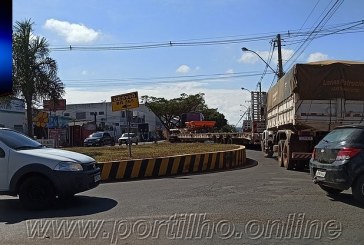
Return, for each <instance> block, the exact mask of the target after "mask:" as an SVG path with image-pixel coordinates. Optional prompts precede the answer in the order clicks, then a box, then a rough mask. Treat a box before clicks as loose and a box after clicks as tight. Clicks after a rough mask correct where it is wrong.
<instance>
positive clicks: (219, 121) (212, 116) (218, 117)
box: [201, 108, 227, 130]
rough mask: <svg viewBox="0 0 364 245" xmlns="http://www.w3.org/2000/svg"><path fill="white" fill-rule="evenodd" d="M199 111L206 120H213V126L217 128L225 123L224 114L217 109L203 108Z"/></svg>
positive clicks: (220, 127)
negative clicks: (214, 123)
mask: <svg viewBox="0 0 364 245" xmlns="http://www.w3.org/2000/svg"><path fill="white" fill-rule="evenodd" d="M201 113H202V114H203V115H204V118H205V120H206V121H215V122H216V125H215V127H216V128H217V129H218V130H220V129H222V128H223V127H224V126H226V125H227V120H226V119H225V116H224V114H222V113H220V112H218V111H217V109H214V108H205V109H203V110H202V111H201Z"/></svg>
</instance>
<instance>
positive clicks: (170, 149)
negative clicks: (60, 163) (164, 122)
mask: <svg viewBox="0 0 364 245" xmlns="http://www.w3.org/2000/svg"><path fill="white" fill-rule="evenodd" d="M237 148H239V146H238V145H225V144H209V143H177V144H172V143H168V142H165V143H158V144H139V145H137V146H135V145H132V148H131V153H132V157H131V158H130V157H129V149H128V147H127V146H125V145H123V146H118V145H116V146H104V147H73V148H66V149H65V150H69V151H74V152H79V153H83V154H85V155H88V156H90V157H92V158H95V159H96V161H97V162H108V161H118V160H129V159H144V158H156V157H166V156H175V155H183V154H193V153H204V152H215V151H225V150H233V149H237Z"/></svg>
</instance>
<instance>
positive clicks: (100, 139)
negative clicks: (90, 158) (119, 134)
mask: <svg viewBox="0 0 364 245" xmlns="http://www.w3.org/2000/svg"><path fill="white" fill-rule="evenodd" d="M83 145H84V146H103V145H115V140H114V138H113V137H112V136H111V135H110V134H109V133H107V132H95V133H93V134H90V135H89V136H88V137H87V138H86V139H85V140H84V141H83Z"/></svg>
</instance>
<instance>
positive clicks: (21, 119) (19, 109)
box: [0, 98, 26, 132]
mask: <svg viewBox="0 0 364 245" xmlns="http://www.w3.org/2000/svg"><path fill="white" fill-rule="evenodd" d="M0 127H5V128H11V129H15V130H17V131H19V132H24V130H25V129H26V116H25V103H24V101H23V100H21V99H16V98H12V99H11V100H4V101H1V102H0Z"/></svg>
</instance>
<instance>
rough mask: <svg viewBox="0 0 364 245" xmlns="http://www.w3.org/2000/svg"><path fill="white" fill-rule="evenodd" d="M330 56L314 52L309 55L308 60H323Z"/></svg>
mask: <svg viewBox="0 0 364 245" xmlns="http://www.w3.org/2000/svg"><path fill="white" fill-rule="evenodd" d="M328 58H329V56H328V55H327V54H323V53H320V52H316V53H312V54H310V55H309V56H308V58H307V62H315V61H321V60H327V59H328Z"/></svg>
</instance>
